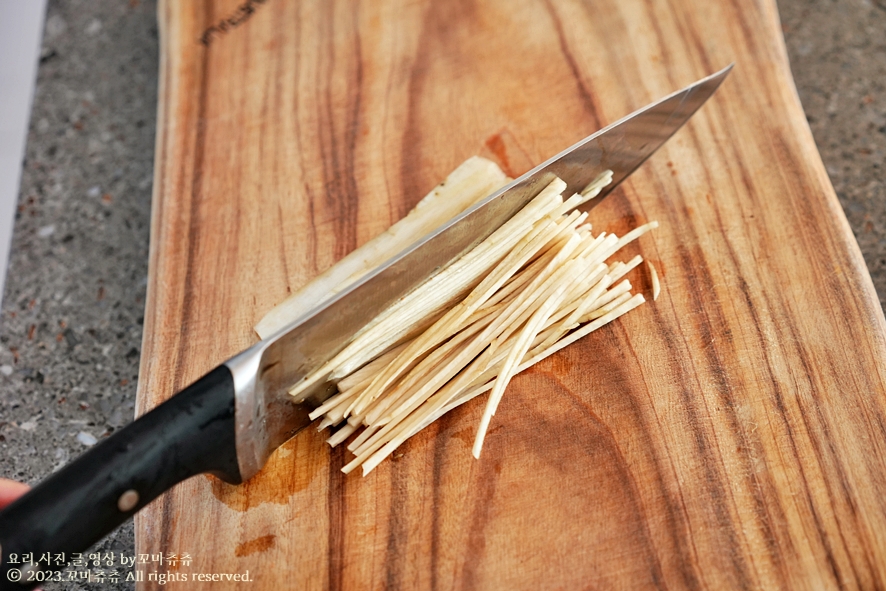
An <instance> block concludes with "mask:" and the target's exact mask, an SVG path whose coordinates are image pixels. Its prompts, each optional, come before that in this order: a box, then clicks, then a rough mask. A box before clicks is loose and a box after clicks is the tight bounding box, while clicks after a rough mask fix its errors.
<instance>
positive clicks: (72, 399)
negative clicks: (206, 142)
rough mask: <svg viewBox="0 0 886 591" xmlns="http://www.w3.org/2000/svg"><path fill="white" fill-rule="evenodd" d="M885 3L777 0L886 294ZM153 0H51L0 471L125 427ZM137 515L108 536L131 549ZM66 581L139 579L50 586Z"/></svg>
mask: <svg viewBox="0 0 886 591" xmlns="http://www.w3.org/2000/svg"><path fill="white" fill-rule="evenodd" d="M883 2H886V0H881V3H880V4H878V3H875V2H873V1H872V0H871V1H868V0H840V1H836V0H782V1H781V2H779V7H780V11H781V15H782V19H783V25H784V31H785V37H786V40H787V44H788V49H789V53H790V56H791V62H792V68H793V72H794V76H795V79H796V81H797V86H798V89H799V92H800V97H801V100H802V101H803V104H804V107H805V109H806V112H807V115H808V118H809V121H810V125H811V127H812V130H813V133H814V134H815V138H816V142H817V143H818V145H819V148H820V150H821V154H822V158H823V159H824V162H825V165H826V167H827V170H828V172H829V174H830V176H831V179H832V181H833V183H834V186H835V188H836V190H837V194H838V195H839V197H840V200H841V202H842V204H843V206H844V208H845V209H846V212H847V216H848V218H849V221H850V223H851V225H852V228H853V230H854V231H855V233H856V236H857V237H858V240H859V243H860V245H861V247H862V250H863V252H864V256H865V260H866V261H867V263H868V265H869V267H870V269H871V273H872V276H873V278H874V283H875V285H876V286H877V289H878V293H879V295H880V300H881V302H886V182H884V179H883V172H884V170H883V168H884V164H886V163H884V155H886V91H884V90H886V89H884V83H886V4H884V3H883ZM155 10H156V5H155V1H154V0H140V1H139V0H130V1H128V2H121V1H120V0H89V1H87V0H66V1H64V2H62V1H60V0H51V1H50V2H49V7H48V15H47V20H46V32H45V38H44V41H43V50H42V51H43V54H42V56H43V59H42V63H41V65H40V69H39V73H38V81H37V89H36V95H35V102H34V109H33V114H32V118H31V124H30V131H29V135H28V147H27V160H26V163H25V166H24V170H23V177H22V188H21V196H20V201H19V207H18V213H17V216H16V220H15V229H14V234H13V243H12V256H11V259H10V269H9V274H8V277H7V284H6V292H5V297H4V300H3V307H2V313H0V457H2V459H0V476H6V477H11V478H17V479H19V480H24V481H27V482H29V483H36V482H37V481H39V480H40V479H41V478H43V477H44V476H46V475H47V474H49V473H50V472H52V471H53V470H54V469H56V468H58V467H59V466H61V465H63V464H64V463H66V462H67V461H68V460H70V459H71V458H73V457H74V456H75V455H77V454H78V453H80V452H82V451H84V450H85V449H86V448H87V447H88V445H89V443H90V442H91V441H93V439H98V438H101V437H102V436H103V435H105V434H107V433H110V432H112V431H114V430H115V429H118V428H119V427H120V426H122V425H123V424H125V423H126V422H127V421H128V420H129V418H130V416H131V414H132V409H133V400H134V396H135V385H136V380H137V371H138V361H139V348H140V345H141V331H142V313H143V309H144V292H145V279H146V275H147V249H148V224H149V214H150V194H151V169H152V156H153V140H154V128H155V118H156V94H157V28H156V22H155ZM132 537H133V535H132V527H131V525H127V526H125V527H123V528H122V529H120V530H119V531H117V532H116V533H114V534H113V535H111V536H109V537H108V538H107V539H106V540H104V541H103V542H101V544H100V548H101V549H102V550H103V551H116V552H124V553H126V554H128V555H131V554H132V553H133V547H132ZM45 588H46V590H47V591H53V590H57V589H81V588H82V589H91V590H95V589H112V588H123V589H129V588H132V587H131V584H126V583H124V582H121V583H107V582H105V583H90V584H74V583H66V584H48V585H46V586H45Z"/></svg>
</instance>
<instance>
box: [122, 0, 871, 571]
mask: <svg viewBox="0 0 886 591" xmlns="http://www.w3.org/2000/svg"><path fill="white" fill-rule="evenodd" d="M245 5H248V6H249V8H250V10H252V11H253V12H252V13H251V14H249V15H246V16H248V18H242V17H243V16H244V15H245V13H244V12H243V9H239V8H238V7H240V6H245ZM245 5H244V3H243V1H242V0H224V1H221V0H218V1H209V0H201V1H195V2H173V1H172V0H169V1H167V2H165V3H162V5H161V8H160V14H159V18H160V22H161V28H162V36H163V40H162V46H163V50H162V51H163V55H162V72H161V77H162V80H161V96H160V117H159V125H158V128H159V135H158V143H157V154H156V177H155V189H154V205H153V207H154V214H153V215H154V218H153V226H152V236H151V259H150V283H149V300H148V306H147V313H146V316H145V343H144V347H143V354H142V368H141V380H140V384H139V409H140V411H144V410H146V409H148V408H150V407H152V406H153V405H155V404H157V403H158V402H160V401H161V400H163V399H165V398H166V397H168V396H169V395H171V393H172V392H174V391H176V390H177V389H179V388H182V387H183V386H185V385H187V384H188V383H189V382H191V381H192V380H194V379H195V378H197V377H198V376H199V375H201V374H202V373H203V372H205V371H206V370H208V369H210V368H211V367H212V366H213V365H215V364H217V363H219V362H221V361H223V360H224V359H226V358H227V357H229V356H230V355H232V354H234V353H236V352H237V351H239V350H241V349H242V348H244V347H246V346H247V345H249V344H250V343H251V342H253V340H254V338H255V337H254V336H253V333H252V331H251V327H252V326H253V324H254V323H255V322H256V321H257V320H258V319H259V318H261V316H262V315H264V313H265V312H266V311H267V310H268V309H269V308H270V307H272V306H273V305H274V304H275V303H276V302H278V301H279V300H281V299H282V298H284V297H285V296H286V295H287V294H288V293H289V292H290V291H291V290H292V289H294V288H296V287H298V286H300V285H302V284H303V283H305V282H307V281H308V280H309V279H310V278H311V277H312V276H314V275H315V274H317V273H318V272H319V271H321V270H322V269H324V268H326V267H327V266H329V265H330V264H332V263H333V262H334V261H335V260H336V259H337V258H340V257H341V256H343V255H344V254H346V253H347V252H348V251H349V250H351V249H352V248H354V247H355V246H357V245H358V244H360V243H362V242H365V241H366V240H368V239H369V238H371V237H372V236H374V235H376V234H378V233H380V232H381V231H383V230H384V229H385V228H386V227H387V226H388V225H390V224H391V223H392V222H393V221H395V220H396V219H398V218H400V217H401V216H402V215H404V214H405V212H406V211H407V210H408V209H409V207H410V206H411V205H413V204H414V203H415V202H416V201H417V200H418V199H419V198H420V197H421V196H423V195H424V194H425V193H426V192H427V191H428V190H429V189H430V188H431V187H432V186H434V185H435V184H436V183H437V182H438V181H439V180H440V179H442V178H443V177H444V176H445V175H446V174H447V173H448V172H449V171H450V170H451V169H453V168H454V167H455V166H456V165H457V164H459V163H460V162H461V161H463V160H464V159H465V158H467V157H469V156H471V155H473V154H476V153H482V154H485V155H489V156H492V157H495V158H497V159H499V161H501V162H502V164H503V166H505V167H506V168H507V169H509V170H510V172H512V173H520V172H523V171H524V170H525V169H527V168H528V167H529V166H530V165H531V164H534V163H537V162H540V161H541V160H543V159H544V158H546V157H548V156H550V155H551V154H553V153H555V152H557V151H559V150H561V149H562V148H564V147H565V146H568V145H570V144H571V143H573V142H574V141H576V140H578V139H580V138H581V137H583V136H585V135H587V134H588V133H590V132H592V131H594V130H596V129H598V128H599V127H601V126H602V125H605V124H607V123H610V122H612V121H614V120H616V119H618V118H619V117H621V116H623V115H625V114H627V113H629V112H630V111H632V110H633V109H635V108H638V107H640V106H642V105H644V104H646V103H647V102H649V101H651V100H653V99H656V98H659V97H660V96H662V95H664V94H666V93H668V92H671V91H673V90H675V89H677V88H680V87H682V86H684V85H685V84H688V83H690V82H692V81H694V80H696V79H697V78H700V77H702V76H704V75H707V74H709V73H711V72H713V71H715V70H717V69H719V68H721V67H722V66H724V65H726V64H728V63H729V62H732V61H734V62H735V63H736V67H735V70H734V72H733V73H732V74H731V76H730V77H729V79H727V80H726V82H725V84H724V85H723V87H722V88H721V89H720V91H719V92H718V93H717V95H716V96H715V97H714V98H713V99H712V100H711V101H710V102H709V103H708V104H707V105H706V106H705V107H704V108H703V109H702V110H701V111H700V112H699V113H698V114H697V115H696V117H695V118H694V119H693V120H692V121H691V122H690V124H689V125H688V126H687V127H686V128H685V129H683V130H682V131H680V132H679V133H678V134H677V135H676V136H675V138H674V139H673V140H671V142H670V143H669V144H668V145H667V146H665V148H664V149H663V150H662V151H661V152H659V153H658V154H657V155H656V156H655V157H654V158H653V159H652V160H650V161H649V162H648V163H647V164H646V165H644V166H643V167H642V168H641V169H640V170H639V171H638V172H637V173H635V174H634V176H633V177H632V178H631V179H630V180H629V182H627V183H625V185H623V188H621V189H620V190H618V191H617V192H616V193H615V194H613V196H611V197H609V198H608V199H607V201H606V202H605V203H604V204H603V205H601V206H600V207H598V208H596V209H595V210H594V211H593V214H592V220H593V221H594V223H595V225H596V226H597V228H603V229H619V230H623V229H624V228H626V227H628V226H629V225H634V224H636V223H637V222H642V221H645V220H650V219H657V220H659V221H660V222H661V228H659V230H657V231H656V232H655V233H654V235H653V236H652V237H651V238H649V239H644V240H643V241H642V243H641V245H640V247H639V248H642V252H643V253H644V254H645V255H646V256H648V258H650V259H651V260H652V261H653V262H654V263H655V264H656V266H657V267H658V269H659V273H660V274H661V276H662V281H663V285H664V291H663V293H662V296H661V297H660V298H659V300H658V301H657V302H655V303H650V304H647V305H644V306H642V307H641V308H640V309H638V310H636V311H634V312H632V313H631V314H629V315H628V316H627V317H625V318H623V319H622V320H620V321H619V322H617V323H615V324H613V325H611V326H609V327H607V328H606V329H604V330H601V331H598V332H597V333H595V334H593V335H591V337H589V338H587V339H585V340H584V341H582V342H580V343H578V344H576V345H574V346H571V347H569V348H568V349H566V350H564V351H563V352H562V353H560V354H558V355H556V356H554V357H552V358H551V359H549V360H547V361H545V362H543V363H542V364H540V365H539V366H537V367H535V368H533V369H532V370H530V371H527V372H525V373H524V374H522V375H520V376H518V377H517V378H516V379H515V380H514V381H513V382H512V384H511V385H510V387H509V389H508V392H507V394H506V395H505V398H504V401H503V402H502V406H501V407H500V409H499V412H498V415H497V416H496V418H495V420H494V423H493V426H492V429H491V431H490V433H489V436H488V437H487V440H486V446H485V448H484V452H483V458H482V460H481V461H474V460H473V459H472V458H471V455H470V445H471V441H472V438H473V435H474V432H475V428H476V424H477V421H478V419H479V417H480V414H481V410H482V404H483V403H482V401H475V402H474V403H473V404H469V405H467V406H465V407H463V408H461V409H458V410H457V411H455V412H454V413H452V414H451V415H450V416H447V417H445V418H444V419H442V420H440V421H439V422H438V423H437V424H435V425H433V426H432V427H430V428H429V429H427V430H426V431H425V432H424V433H422V434H420V435H419V436H417V437H415V438H414V439H413V440H411V441H410V442H409V443H408V444H407V445H405V446H404V447H403V448H402V449H401V451H402V453H398V454H396V456H395V458H394V459H393V460H392V461H388V462H385V463H384V464H383V465H382V466H380V467H379V468H378V469H376V470H375V471H374V472H373V473H372V474H371V475H370V476H369V477H367V478H365V479H364V478H360V477H359V476H357V475H351V476H349V477H346V476H344V475H342V474H341V473H340V472H339V468H340V467H341V466H342V465H343V463H344V462H345V455H344V452H343V451H342V450H335V451H331V450H330V449H328V448H327V447H326V446H325V444H324V443H323V439H322V437H321V436H319V435H318V434H317V433H316V432H315V431H314V430H313V429H309V430H306V431H305V432H303V433H301V434H300V435H298V436H297V437H295V438H294V439H293V440H291V441H290V442H289V443H287V444H286V445H284V446H283V448H281V449H280V450H278V452H277V453H276V454H275V455H274V456H273V457H272V458H271V460H270V462H269V464H268V466H267V467H266V468H265V469H264V470H263V471H262V472H261V473H260V474H259V475H258V476H257V477H256V478H254V479H253V480H252V481H250V482H248V483H246V484H245V485H243V486H241V487H231V486H228V485H225V484H222V483H220V482H218V481H215V480H213V479H212V478H209V477H198V478H195V479H192V480H190V481H188V482H186V483H184V484H183V485H181V486H179V487H177V488H175V489H174V490H173V491H171V492H170V493H169V494H167V495H165V496H164V497H162V498H161V499H158V500H157V501H156V502H154V503H153V504H152V505H150V506H149V507H148V508H147V509H146V510H145V511H144V512H142V513H141V514H140V515H139V516H138V518H137V529H136V532H137V533H136V536H137V552H139V553H154V552H159V551H164V552H167V553H169V552H173V553H184V552H187V553H190V554H191V555H192V557H193V563H192V565H191V566H190V567H183V566H180V567H178V570H179V572H181V573H194V572H204V573H212V572H217V573H225V572H228V573H233V572H244V571H246V570H249V572H250V574H251V576H252V577H254V579H255V581H254V582H253V583H252V588H267V589H272V588H274V589H276V588H281V587H288V588H298V589H382V588H385V589H645V588H672V589H682V588H687V589H749V588H767V589H776V588H778V589H781V588H784V589H844V588H845V589H884V588H886V389H884V383H886V365H884V359H886V338H884V337H886V323H884V317H883V313H882V311H881V309H880V306H879V304H878V302H877V299H876V296H875V294H874V291H873V287H872V285H871V281H870V278H869V276H868V274H867V271H866V269H865V267H864V264H863V262H862V259H861V256H860V253H859V252H858V248H857V246H856V244H855V241H854V239H853V238H852V235H851V233H850V231H849V228H848V226H847V224H846V222H845V218H844V216H843V213H842V211H841V210H840V207H839V205H838V202H837V200H836V197H835V195H834V192H833V189H832V188H831V186H830V183H829V181H828V178H827V175H826V174H825V171H824V169H823V166H822V164H821V161H820V159H819V156H818V153H817V151H816V149H815V145H814V143H813V140H812V136H811V135H810V133H809V130H808V127H807V124H806V121H805V118H804V116H803V112H802V109H801V107H800V104H799V101H798V100H797V97H796V94H795V91H794V88H793V83H792V80H791V76H790V71H789V67H788V63H787V58H786V55H785V51H784V47H783V42H782V38H781V33H780V30H779V23H778V14H777V11H776V7H775V5H774V4H773V2H771V0H756V1H753V2H737V1H735V0H662V1H650V0H600V1H598V2H593V3H591V2H588V1H580V0H563V1H555V0H512V1H504V0H501V1H495V2H493V1H489V2H477V1H471V0H461V1H457V2H431V1H430V0H412V1H403V0H383V1H378V2H358V1H356V0H355V1H349V2H344V1H329V2H321V1H306V2H287V1H284V0H266V1H265V2H248V3H246V4H245ZM229 18H230V19H231V22H237V21H239V22H237V24H236V26H233V25H228V26H225V27H222V26H220V25H219V23H221V22H222V21H223V20H224V19H229ZM213 26H215V27H216V28H215V29H210V27H213ZM222 29H226V30H222ZM207 31H209V35H208V38H209V42H208V44H204V43H201V37H203V36H204V34H205V33H206V32H207ZM204 38H206V37H204ZM636 281H637V282H639V284H640V285H643V282H644V281H645V279H644V277H643V276H642V274H640V275H637V280H636ZM210 586H211V588H212V589H227V588H240V586H242V583H230V584H227V585H226V584H223V583H212V584H205V588H209V587H210ZM142 588H145V589H153V588H160V585H159V584H158V583H156V582H146V583H145V584H143V585H142ZM167 588H168V586H167ZM180 588H188V589H196V588H204V587H201V586H200V584H194V583H187V584H181V585H180Z"/></svg>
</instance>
